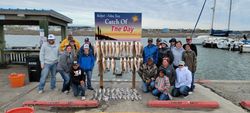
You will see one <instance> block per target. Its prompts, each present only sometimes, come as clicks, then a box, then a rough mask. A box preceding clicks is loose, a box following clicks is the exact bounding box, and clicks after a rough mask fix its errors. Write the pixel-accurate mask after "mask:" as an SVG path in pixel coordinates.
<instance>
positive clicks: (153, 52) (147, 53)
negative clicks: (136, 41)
mask: <svg viewBox="0 0 250 113" xmlns="http://www.w3.org/2000/svg"><path fill="white" fill-rule="evenodd" d="M142 56H143V63H146V62H147V61H148V58H150V57H152V58H153V60H154V64H157V62H158V47H157V46H156V45H154V44H153V39H152V38H149V39H148V45H147V46H146V47H144V49H143V53H142Z"/></svg>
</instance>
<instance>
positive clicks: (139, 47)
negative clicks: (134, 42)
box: [138, 42, 143, 57]
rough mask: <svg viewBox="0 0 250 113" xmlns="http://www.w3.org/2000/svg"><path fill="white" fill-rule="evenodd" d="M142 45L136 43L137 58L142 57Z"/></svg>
mask: <svg viewBox="0 0 250 113" xmlns="http://www.w3.org/2000/svg"><path fill="white" fill-rule="evenodd" d="M142 52H143V45H142V43H141V42H138V56H140V57H142Z"/></svg>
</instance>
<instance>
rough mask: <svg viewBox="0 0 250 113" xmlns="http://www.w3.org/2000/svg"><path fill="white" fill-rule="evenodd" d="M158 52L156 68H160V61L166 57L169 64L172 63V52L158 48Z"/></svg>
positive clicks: (166, 48)
mask: <svg viewBox="0 0 250 113" xmlns="http://www.w3.org/2000/svg"><path fill="white" fill-rule="evenodd" d="M158 51H159V53H158V63H157V67H160V66H161V64H162V59H163V58H164V57H168V58H169V61H170V64H172V63H173V61H174V55H173V53H172V51H171V50H170V49H169V48H168V47H165V48H160V49H159V50H158Z"/></svg>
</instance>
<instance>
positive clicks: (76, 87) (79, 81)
mask: <svg viewBox="0 0 250 113" xmlns="http://www.w3.org/2000/svg"><path fill="white" fill-rule="evenodd" d="M70 76H71V85H72V89H73V92H74V96H75V97H77V96H78V95H79V93H80V92H81V94H80V95H81V96H82V100H85V99H86V98H85V89H86V84H85V75H84V72H83V71H82V70H81V69H80V66H79V64H78V63H77V61H74V63H73V66H72V68H71V70H70Z"/></svg>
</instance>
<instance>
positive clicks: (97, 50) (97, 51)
mask: <svg viewBox="0 0 250 113" xmlns="http://www.w3.org/2000/svg"><path fill="white" fill-rule="evenodd" d="M94 47H95V49H94V54H95V55H96V63H98V62H99V58H100V52H99V49H100V45H99V41H96V42H95V46H94Z"/></svg>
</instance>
